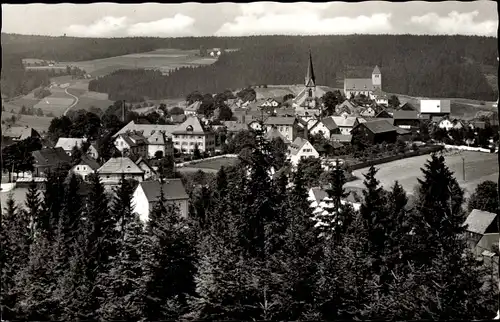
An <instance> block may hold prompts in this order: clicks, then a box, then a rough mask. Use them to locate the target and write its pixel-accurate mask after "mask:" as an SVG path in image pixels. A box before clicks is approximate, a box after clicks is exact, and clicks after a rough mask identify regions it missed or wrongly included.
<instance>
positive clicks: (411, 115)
mask: <svg viewBox="0 0 500 322" xmlns="http://www.w3.org/2000/svg"><path fill="white" fill-rule="evenodd" d="M392 117H393V118H394V119H395V120H419V119H420V118H419V116H418V113H417V111H405V110H399V111H394V113H393V115H392Z"/></svg>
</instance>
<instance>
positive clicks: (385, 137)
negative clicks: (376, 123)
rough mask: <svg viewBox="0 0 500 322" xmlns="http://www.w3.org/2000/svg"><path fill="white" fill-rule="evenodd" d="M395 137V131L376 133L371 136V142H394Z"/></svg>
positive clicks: (396, 135)
mask: <svg viewBox="0 0 500 322" xmlns="http://www.w3.org/2000/svg"><path fill="white" fill-rule="evenodd" d="M397 137H398V134H397V133H396V131H392V132H384V133H376V134H375V135H374V136H373V141H372V142H373V143H375V144H378V143H382V142H387V143H394V142H396V139H397Z"/></svg>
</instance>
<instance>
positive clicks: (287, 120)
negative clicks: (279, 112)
mask: <svg viewBox="0 0 500 322" xmlns="http://www.w3.org/2000/svg"><path fill="white" fill-rule="evenodd" d="M264 125H265V126H266V130H267V131H270V130H271V129H272V128H276V129H278V131H279V132H280V133H281V134H282V135H283V136H284V137H285V138H286V139H287V140H289V141H291V142H293V141H294V140H295V138H296V137H297V136H298V135H299V131H298V130H299V125H298V121H297V118H295V117H277V116H271V117H268V118H267V119H266V121H265V122H264Z"/></svg>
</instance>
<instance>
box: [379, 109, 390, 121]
mask: <svg viewBox="0 0 500 322" xmlns="http://www.w3.org/2000/svg"><path fill="white" fill-rule="evenodd" d="M392 114H393V113H390V112H389V111H388V110H387V109H385V108H384V109H382V110H381V111H380V112H378V113H377V114H376V115H375V118H377V119H392Z"/></svg>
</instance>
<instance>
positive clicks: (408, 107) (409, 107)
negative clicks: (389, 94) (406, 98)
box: [400, 102, 417, 111]
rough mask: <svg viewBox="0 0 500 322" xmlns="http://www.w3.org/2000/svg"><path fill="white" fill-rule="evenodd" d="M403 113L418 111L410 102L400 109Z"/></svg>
mask: <svg viewBox="0 0 500 322" xmlns="http://www.w3.org/2000/svg"><path fill="white" fill-rule="evenodd" d="M400 109H401V110H402V111H416V110H417V109H416V108H415V106H413V105H412V104H411V103H410V102H406V103H404V104H403V105H401V108H400Z"/></svg>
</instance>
